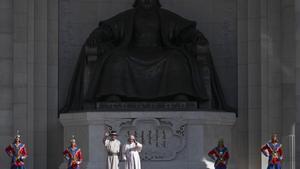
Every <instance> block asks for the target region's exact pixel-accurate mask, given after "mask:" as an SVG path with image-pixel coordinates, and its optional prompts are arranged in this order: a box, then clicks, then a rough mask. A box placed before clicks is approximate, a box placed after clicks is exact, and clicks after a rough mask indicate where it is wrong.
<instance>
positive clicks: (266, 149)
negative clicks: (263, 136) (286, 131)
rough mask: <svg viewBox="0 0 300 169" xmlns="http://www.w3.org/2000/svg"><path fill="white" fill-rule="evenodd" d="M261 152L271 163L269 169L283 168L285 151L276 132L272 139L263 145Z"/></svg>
mask: <svg viewBox="0 0 300 169" xmlns="http://www.w3.org/2000/svg"><path fill="white" fill-rule="evenodd" d="M261 152H262V153H263V154H264V155H265V156H266V157H268V160H269V163H268V168H267V169H281V161H282V160H283V151H282V145H281V144H280V143H278V137H277V135H276V134H273V135H272V138H271V140H270V141H269V142H268V143H266V144H265V145H263V146H262V147H261Z"/></svg>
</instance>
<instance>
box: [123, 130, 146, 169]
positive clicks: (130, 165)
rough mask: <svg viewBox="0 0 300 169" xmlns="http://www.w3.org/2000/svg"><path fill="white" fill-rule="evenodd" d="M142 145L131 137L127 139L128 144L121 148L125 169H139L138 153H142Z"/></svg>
mask: <svg viewBox="0 0 300 169" xmlns="http://www.w3.org/2000/svg"><path fill="white" fill-rule="evenodd" d="M142 147H143V146H142V144H141V143H139V142H137V141H136V140H135V137H134V136H133V135H130V136H129V138H128V143H126V144H125V145H124V146H123V152H122V153H123V160H125V169H141V160H140V155H139V153H140V152H141V151H142Z"/></svg>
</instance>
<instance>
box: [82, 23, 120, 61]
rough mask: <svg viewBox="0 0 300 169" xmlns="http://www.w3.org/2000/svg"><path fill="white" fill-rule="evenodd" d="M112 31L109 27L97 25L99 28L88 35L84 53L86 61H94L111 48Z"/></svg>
mask: <svg viewBox="0 0 300 169" xmlns="http://www.w3.org/2000/svg"><path fill="white" fill-rule="evenodd" d="M113 41H114V36H113V31H112V30H111V29H110V27H109V26H106V25H104V24H101V22H100V24H99V26H98V27H97V28H96V29H94V30H93V32H92V33H91V34H90V35H89V37H88V39H87V41H86V44H85V51H86V54H87V56H88V58H87V59H88V60H95V57H97V56H98V55H102V54H103V53H104V52H105V51H106V50H109V49H111V48H112V47H113Z"/></svg>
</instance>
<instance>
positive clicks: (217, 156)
mask: <svg viewBox="0 0 300 169" xmlns="http://www.w3.org/2000/svg"><path fill="white" fill-rule="evenodd" d="M208 156H209V157H210V158H211V159H212V160H214V162H215V169H226V168H227V163H228V160H229V151H228V149H227V147H225V146H224V140H223V139H220V140H219V141H218V146H217V147H215V148H214V149H212V150H211V151H210V152H209V153H208Z"/></svg>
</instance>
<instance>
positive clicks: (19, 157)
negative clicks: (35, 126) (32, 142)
mask: <svg viewBox="0 0 300 169" xmlns="http://www.w3.org/2000/svg"><path fill="white" fill-rule="evenodd" d="M5 151H6V153H7V154H8V156H10V157H11V158H12V161H11V166H12V167H22V166H24V159H25V158H26V157H27V156H28V154H27V151H26V146H25V144H22V143H20V144H19V145H16V144H10V145H8V146H7V147H6V149H5Z"/></svg>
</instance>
